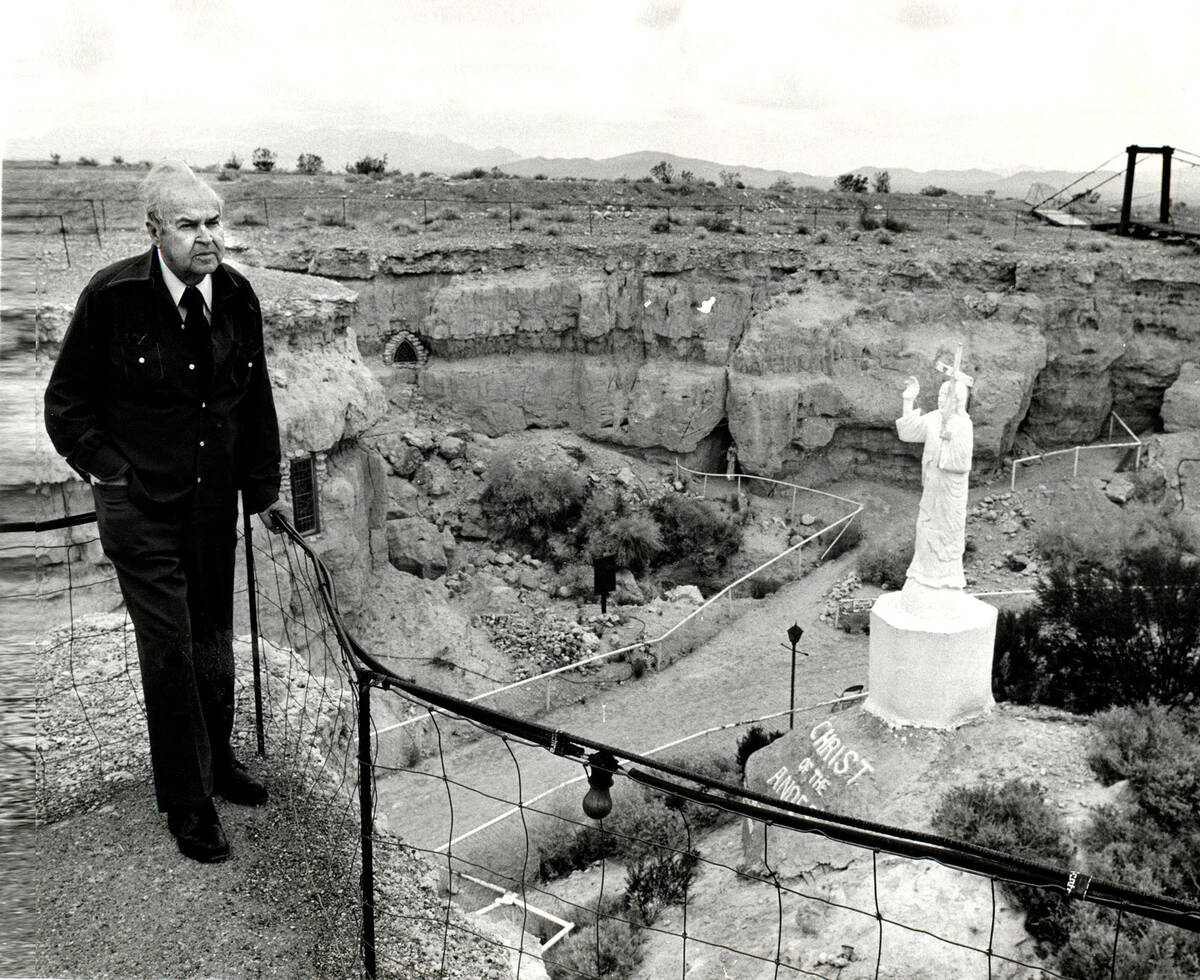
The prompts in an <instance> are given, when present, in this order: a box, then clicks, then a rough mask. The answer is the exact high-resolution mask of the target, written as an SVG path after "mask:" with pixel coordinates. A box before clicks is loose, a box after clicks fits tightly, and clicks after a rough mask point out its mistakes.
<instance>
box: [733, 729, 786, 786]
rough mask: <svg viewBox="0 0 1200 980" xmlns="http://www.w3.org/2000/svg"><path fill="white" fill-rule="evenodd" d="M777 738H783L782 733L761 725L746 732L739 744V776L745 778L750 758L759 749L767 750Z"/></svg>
mask: <svg viewBox="0 0 1200 980" xmlns="http://www.w3.org/2000/svg"><path fill="white" fill-rule="evenodd" d="M777 738H783V732H781V731H770V732H769V731H767V730H766V729H765V728H763V727H762V726H761V725H754V726H752V727H751V728H750V730H749V731H747V732H746V734H745V735H743V736H742V737H741V738H739V739H738V742H737V771H738V775H739V776H741V777H745V775H746V763H747V762H749V761H750V756H752V755H754V753H755V752H757V751H758V750H759V749H765V748H766V747H767V746H768V745H770V744H771V743H772V742H774V741H775V739H777Z"/></svg>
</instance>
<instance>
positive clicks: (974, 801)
mask: <svg viewBox="0 0 1200 980" xmlns="http://www.w3.org/2000/svg"><path fill="white" fill-rule="evenodd" d="M1044 795H1045V790H1044V789H1043V787H1042V786H1041V785H1039V784H1038V783H1027V782H1024V781H1022V780H1020V779H1011V780H1009V781H1008V782H1006V783H1004V784H1003V785H1002V786H999V787H994V786H960V787H957V788H955V789H952V790H950V791H949V792H948V793H946V794H945V795H943V796H942V798H941V801H940V802H939V803H938V807H937V810H936V811H935V812H934V815H933V827H934V829H935V830H936V831H937V832H938V833H939V834H945V835H946V836H947V837H955V838H958V839H959V840H964V841H967V842H969V843H972V844H978V845H979V846H981V847H990V848H992V849H993V850H997V851H1004V852H1005V853H1008V854H1013V855H1016V856H1017V857H1022V858H1027V859H1029V860H1033V861H1038V862H1042V863H1046V864H1051V865H1057V866H1060V867H1061V866H1063V865H1065V864H1067V863H1068V861H1069V860H1070V858H1071V856H1072V854H1073V851H1074V849H1073V847H1072V846H1071V842H1070V838H1069V837H1068V836H1067V833H1066V830H1065V829H1064V827H1063V824H1062V818H1061V817H1060V816H1059V814H1058V812H1057V811H1056V810H1053V809H1051V808H1050V806H1049V805H1047V803H1046V802H1045V800H1044V799H1043V797H1044ZM1002 887H1003V888H1004V889H1005V890H1006V891H1007V892H1008V893H1009V894H1010V895H1012V897H1013V899H1014V900H1015V901H1016V902H1017V903H1018V904H1020V906H1021V907H1022V908H1023V909H1024V910H1025V929H1026V931H1028V932H1029V934H1030V935H1031V936H1033V937H1034V938H1035V939H1036V940H1038V941H1039V943H1042V944H1044V945H1047V946H1049V947H1050V948H1054V947H1057V946H1061V945H1062V944H1063V943H1064V942H1065V941H1066V939H1067V936H1068V935H1069V932H1070V911H1071V910H1070V907H1069V906H1068V904H1067V899H1066V898H1065V897H1063V896H1060V895H1058V894H1057V893H1055V892H1050V891H1044V890H1041V889H1038V888H1033V887H1030V886H1028V885H1011V884H1004V885H1002Z"/></svg>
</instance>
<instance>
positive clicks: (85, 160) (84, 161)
mask: <svg viewBox="0 0 1200 980" xmlns="http://www.w3.org/2000/svg"><path fill="white" fill-rule="evenodd" d="M75 166H77V167H98V166H100V161H99V160H97V159H96V158H95V157H80V158H79V159H78V160H76V161H75Z"/></svg>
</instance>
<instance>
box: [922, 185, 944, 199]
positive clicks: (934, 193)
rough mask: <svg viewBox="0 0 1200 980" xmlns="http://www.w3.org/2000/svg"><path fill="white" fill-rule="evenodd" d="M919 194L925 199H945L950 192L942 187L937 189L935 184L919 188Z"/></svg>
mask: <svg viewBox="0 0 1200 980" xmlns="http://www.w3.org/2000/svg"><path fill="white" fill-rule="evenodd" d="M921 193H922V194H924V195H925V196H926V197H945V196H946V195H947V194H949V193H950V192H949V191H948V190H946V188H944V187H938V186H937V185H936V184H926V185H925V186H924V187H922V188H921Z"/></svg>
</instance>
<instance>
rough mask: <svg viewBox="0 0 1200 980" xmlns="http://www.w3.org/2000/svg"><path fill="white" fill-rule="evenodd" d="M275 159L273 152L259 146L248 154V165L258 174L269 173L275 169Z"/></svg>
mask: <svg viewBox="0 0 1200 980" xmlns="http://www.w3.org/2000/svg"><path fill="white" fill-rule="evenodd" d="M276 159H277V157H276V154H275V151H274V150H269V149H267V148H266V147H265V146H260V147H258V148H257V149H255V151H254V152H253V153H252V154H250V163H251V164H252V165H253V167H254V169H255V170H257V171H259V173H264V174H266V173H270V172H271V171H272V170H274V169H275V160H276Z"/></svg>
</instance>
